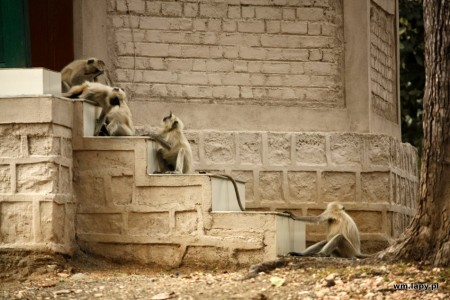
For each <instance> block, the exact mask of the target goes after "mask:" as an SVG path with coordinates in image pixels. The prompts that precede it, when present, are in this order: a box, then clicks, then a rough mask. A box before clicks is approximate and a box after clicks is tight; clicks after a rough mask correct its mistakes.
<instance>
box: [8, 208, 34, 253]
mask: <svg viewBox="0 0 450 300" xmlns="http://www.w3.org/2000/svg"><path fill="white" fill-rule="evenodd" d="M0 205H1V206H0V208H1V209H0V241H1V242H2V244H8V243H20V242H25V243H26V242H32V241H33V234H32V231H31V230H32V228H33V227H32V226H33V215H32V212H33V207H32V204H31V202H3V203H1V204H0Z"/></svg>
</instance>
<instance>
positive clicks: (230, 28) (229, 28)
mask: <svg viewBox="0 0 450 300" xmlns="http://www.w3.org/2000/svg"><path fill="white" fill-rule="evenodd" d="M222 28H223V31H225V32H234V31H236V30H237V23H236V21H230V20H225V21H223V26H222Z"/></svg>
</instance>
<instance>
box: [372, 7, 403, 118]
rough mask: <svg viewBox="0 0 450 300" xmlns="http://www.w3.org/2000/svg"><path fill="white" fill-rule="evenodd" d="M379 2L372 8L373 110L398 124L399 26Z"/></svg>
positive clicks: (392, 15)
mask: <svg viewBox="0 0 450 300" xmlns="http://www.w3.org/2000/svg"><path fill="white" fill-rule="evenodd" d="M395 21H396V18H395V15H394V14H392V13H391V14H390V13H389V12H387V11H386V10H384V9H383V8H382V7H380V6H378V5H377V4H376V3H374V2H371V5H370V72H371V77H370V78H371V83H370V86H371V98H372V110H373V111H374V112H375V113H376V114H377V115H379V116H381V117H383V118H385V119H386V120H389V121H391V122H395V123H398V101H397V36H396V35H397V31H396V28H397V24H395Z"/></svg>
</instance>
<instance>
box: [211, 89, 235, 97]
mask: <svg viewBox="0 0 450 300" xmlns="http://www.w3.org/2000/svg"><path fill="white" fill-rule="evenodd" d="M212 95H213V97H214V98H219V99H221V98H225V99H230V98H231V99H237V98H239V87H238V86H214V87H213V88H212Z"/></svg>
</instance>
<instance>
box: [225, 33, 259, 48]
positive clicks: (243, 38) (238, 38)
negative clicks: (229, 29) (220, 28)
mask: <svg viewBox="0 0 450 300" xmlns="http://www.w3.org/2000/svg"><path fill="white" fill-rule="evenodd" d="M219 43H220V44H221V45H239V46H259V45H260V43H259V38H258V37H257V36H255V35H253V34H242V33H227V34H221V35H220V36H219Z"/></svg>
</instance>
